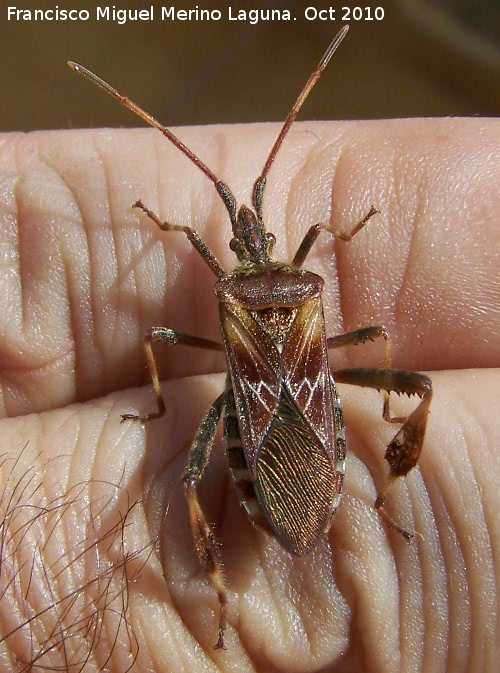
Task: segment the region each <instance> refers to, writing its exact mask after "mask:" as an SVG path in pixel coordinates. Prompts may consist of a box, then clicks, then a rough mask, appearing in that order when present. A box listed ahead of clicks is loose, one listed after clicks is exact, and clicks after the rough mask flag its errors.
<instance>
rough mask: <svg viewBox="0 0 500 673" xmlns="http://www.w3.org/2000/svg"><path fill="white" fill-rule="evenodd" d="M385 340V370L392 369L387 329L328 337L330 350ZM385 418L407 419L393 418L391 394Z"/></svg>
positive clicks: (363, 329) (386, 398)
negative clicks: (380, 338)
mask: <svg viewBox="0 0 500 673" xmlns="http://www.w3.org/2000/svg"><path fill="white" fill-rule="evenodd" d="M378 337H383V338H384V360H383V365H382V366H383V369H391V337H390V336H389V332H387V330H386V329H385V327H381V326H378V325H377V326H371V327H361V328H360V329H356V330H353V331H352V332H346V333H345V334H338V335H336V336H333V337H328V339H327V340H326V341H327V346H328V348H342V347H343V346H357V345H358V344H360V343H362V344H364V343H365V342H366V341H368V340H370V341H375V339H376V338H378ZM383 417H384V419H385V420H386V421H387V422H388V423H404V421H405V419H404V418H401V417H400V416H391V409H390V398H389V393H388V392H385V393H384V410H383Z"/></svg>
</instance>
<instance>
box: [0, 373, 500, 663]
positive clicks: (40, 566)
mask: <svg viewBox="0 0 500 673" xmlns="http://www.w3.org/2000/svg"><path fill="white" fill-rule="evenodd" d="M497 377H498V374H497V372H490V371H487V370H480V371H478V372H450V373H440V374H436V375H435V377H434V378H435V383H436V385H435V389H436V395H435V400H434V401H433V407H432V413H431V419H430V423H429V430H428V435H427V438H426V443H425V446H424V451H423V454H422V458H421V462H420V469H417V470H414V471H413V472H412V473H411V474H410V475H409V476H408V477H407V478H406V479H405V480H404V481H403V480H402V482H401V483H400V484H399V485H398V487H397V488H395V489H394V491H393V492H391V497H390V501H389V502H388V507H389V508H390V510H391V514H392V515H393V516H395V517H397V518H398V520H400V521H401V522H404V524H405V525H406V526H407V527H409V528H412V529H413V530H415V531H416V532H417V533H418V535H417V536H416V537H415V540H414V541H413V544H412V545H411V546H408V545H406V544H405V543H404V542H403V541H402V539H401V538H400V536H398V535H397V534H395V533H393V532H390V531H388V530H387V529H386V528H385V527H384V524H383V523H382V521H381V520H380V518H379V517H378V516H377V514H376V513H375V512H374V510H373V500H374V497H375V494H376V492H377V489H378V487H379V485H380V484H381V483H383V480H384V476H385V473H386V466H385V465H384V460H383V451H384V446H385V445H386V444H387V442H388V441H389V439H390V436H391V434H392V433H393V432H394V428H393V427H392V426H391V425H390V424H387V423H385V422H384V421H383V419H382V417H381V401H380V399H379V397H378V396H377V394H376V393H375V392H373V391H369V393H368V394H367V393H366V391H359V390H357V389H354V390H349V389H348V387H342V395H343V399H344V412H345V416H346V421H347V423H348V432H349V434H348V438H349V440H350V441H349V447H348V448H349V453H348V469H347V475H346V482H345V491H344V498H343V501H342V503H341V506H340V507H339V511H338V513H337V515H336V518H335V520H334V524H333V527H332V529H331V531H330V534H329V542H330V545H331V549H330V548H329V547H328V545H327V544H326V542H325V543H320V545H319V547H318V548H317V549H316V550H315V551H314V552H313V553H312V555H311V556H309V557H307V559H295V558H293V557H291V556H290V555H289V554H288V553H287V552H285V551H284V550H283V549H282V548H281V547H280V546H279V544H278V543H277V541H276V540H274V539H273V538H271V537H269V536H268V535H267V534H265V533H263V532H260V531H256V530H255V529H254V528H253V527H252V526H251V524H250V522H249V521H248V520H247V519H246V517H245V515H244V512H243V510H242V508H241V507H239V505H238V502H237V498H236V495H235V492H234V490H233V489H232V488H229V490H228V491H227V492H226V487H225V486H226V484H227V479H226V475H227V472H226V468H225V465H224V464H223V462H221V461H222V456H221V453H220V447H219V449H216V450H215V451H216V455H215V456H214V461H213V462H211V464H210V467H209V470H208V473H207V475H206V480H205V483H204V485H203V487H202V501H203V503H204V505H205V506H206V507H207V511H208V513H209V515H210V518H211V521H213V522H214V524H215V527H216V531H217V535H218V538H219V541H220V543H221V546H220V554H221V557H222V559H223V561H224V566H225V573H226V580H227V584H228V587H229V601H230V604H229V613H228V619H229V628H228V633H227V645H228V647H229V650H228V652H227V653H223V652H221V653H217V654H214V651H213V649H212V645H213V640H214V635H215V634H216V630H217V618H216V614H217V599H216V596H215V594H214V592H213V591H212V590H211V589H210V586H209V584H208V583H207V581H206V579H205V578H204V577H203V575H201V574H200V571H199V567H198V564H197V560H196V557H195V553H194V551H193V545H192V541H191V539H190V535H189V522H188V516H187V509H186V505H185V503H184V501H183V498H182V494H181V489H179V488H178V487H177V486H176V484H177V483H178V478H179V475H180V472H181V470H182V466H183V463H184V460H185V452H183V450H182V449H183V447H184V446H186V444H187V443H188V442H189V440H190V438H191V437H192V436H193V432H194V427H195V426H196V423H197V422H198V421H199V420H200V419H201V417H202V416H203V410H204V409H205V408H206V407H207V406H208V404H209V403H210V402H211V401H212V400H213V399H214V398H215V397H216V396H217V395H218V394H219V392H220V390H221V387H222V386H223V380H222V378H221V377H215V378H214V377H197V378H194V379H187V380H184V381H173V382H170V383H169V384H168V385H166V386H164V392H165V397H166V400H167V415H166V417H165V418H164V419H163V420H161V421H157V422H155V423H154V424H152V425H151V427H148V428H142V427H141V426H138V425H136V424H130V425H122V424H120V414H121V413H122V411H123V409H124V408H125V409H126V408H128V407H129V406H130V407H131V408H132V407H133V408H137V405H138V406H141V405H144V407H145V409H144V410H145V411H147V405H148V403H150V402H151V401H152V399H151V397H150V394H149V391H147V390H143V391H129V392H127V394H120V395H118V394H114V395H111V396H109V397H108V398H105V399H103V400H100V401H98V402H94V403H88V404H86V405H78V406H73V407H69V408H68V409H65V410H61V411H51V412H46V413H44V414H41V415H39V416H34V415H33V416H30V417H25V418H22V419H16V420H15V421H13V420H4V421H2V437H3V438H4V443H5V445H6V447H9V451H8V452H6V453H5V455H4V457H3V461H2V464H1V466H0V493H1V496H2V497H1V498H0V504H1V507H2V523H3V527H2V530H3V531H4V533H3V535H2V558H3V563H4V564H3V569H5V568H6V567H7V566H6V564H8V565H9V572H8V573H7V572H2V573H1V574H0V588H1V596H2V601H0V612H1V614H2V622H3V623H4V624H8V625H9V628H8V629H6V628H4V629H3V646H4V648H5V650H6V651H7V652H9V653H10V655H11V656H12V657H15V658H16V660H19V659H21V660H23V661H30V660H31V659H30V657H31V658H37V663H38V665H42V664H46V665H50V666H51V667H55V666H59V665H63V663H64V662H63V659H62V658H63V657H66V659H65V660H64V661H65V662H66V664H67V660H68V657H69V658H70V661H73V662H76V657H77V658H78V661H79V662H80V664H81V663H82V662H84V661H88V662H89V664H93V663H94V664H95V665H97V663H98V662H99V661H101V660H102V659H100V658H102V657H104V658H106V659H107V657H108V655H109V654H110V653H111V651H112V653H113V656H112V659H111V660H110V662H111V663H110V665H111V664H112V665H113V666H116V670H123V666H122V664H123V662H128V663H130V661H131V659H133V658H136V665H137V670H138V671H141V670H151V668H155V666H156V664H155V662H158V661H161V662H162V666H163V667H165V668H175V670H192V669H193V657H194V659H195V667H196V668H197V669H198V668H201V666H204V665H206V664H207V663H209V660H214V661H215V663H216V665H220V666H221V667H224V666H225V665H227V662H228V661H229V662H230V663H231V666H232V667H233V670H238V668H240V667H243V666H245V667H248V664H252V665H254V666H255V665H257V662H259V666H263V665H264V666H265V667H268V668H269V667H273V668H275V669H276V670H280V669H282V670H291V669H292V667H295V668H300V667H305V666H307V665H309V664H310V662H311V661H315V662H317V665H318V667H323V668H325V667H328V666H332V665H334V663H335V662H336V661H338V659H339V657H340V656H342V657H344V658H345V657H347V659H348V660H349V657H351V658H352V661H353V662H356V661H358V662H359V658H360V657H361V656H367V657H369V660H370V662H371V663H370V670H384V671H387V670H401V668H402V665H403V664H402V662H404V667H405V669H407V670H416V669H418V668H419V667H423V664H422V662H426V661H427V660H429V661H432V662H434V663H435V662H436V661H443V662H447V661H449V660H450V658H453V660H456V661H459V662H460V661H462V660H463V661H470V660H471V659H472V658H473V657H475V656H476V655H477V653H478V652H483V654H484V656H485V657H486V660H485V664H484V665H485V669H486V670H494V667H495V665H496V660H495V661H492V662H488V661H487V659H488V657H489V656H490V654H491V656H492V657H494V653H493V652H491V651H490V650H488V648H487V647H485V644H486V641H487V640H488V638H490V635H489V634H491V633H493V632H494V629H495V628H496V622H495V615H496V603H497V600H498V586H497V584H498V578H497V577H496V573H495V562H494V559H495V558H497V557H498V546H499V539H498V538H499V535H498V526H496V525H495V521H496V515H497V512H498V507H499V505H500V502H499V496H498V494H499V493H500V484H499V483H498V482H499V479H500V469H499V468H500V465H499V463H498V459H497V452H496V450H495V446H496V436H497V434H498V421H497V416H495V411H494V409H492V407H491V405H490V404H488V403H487V402H488V400H489V399H491V395H493V393H494V391H495V389H496V385H497ZM485 402H486V403H485ZM406 403H407V402H406V401H404V402H403V405H406ZM405 408H406V407H405V406H404V409H405ZM404 409H402V410H404ZM478 549H480V550H481V554H478V553H477V550H478ZM14 603H15V609H14ZM382 615H383V618H382V617H381V616H382ZM101 624H105V625H106V627H105V633H104V632H103V630H102V628H101V626H100V625H101ZM56 627H57V628H56ZM24 633H26V638H22V637H20V635H22V634H24ZM83 634H86V636H88V635H89V634H94V635H93V636H92V637H85V638H82V635H83ZM401 635H404V637H403V638H401ZM26 642H28V644H29V645H28V650H26V649H23V647H24V643H26ZM179 651H182V652H186V653H190V656H189V657H188V661H187V662H186V664H185V669H184V668H182V666H183V665H184V664H182V662H181V663H179V655H178V652H179ZM73 657H75V658H73ZM216 657H223V658H224V659H223V660H222V663H221V659H217V660H216ZM49 658H50V660H49ZM490 664H491V665H490Z"/></svg>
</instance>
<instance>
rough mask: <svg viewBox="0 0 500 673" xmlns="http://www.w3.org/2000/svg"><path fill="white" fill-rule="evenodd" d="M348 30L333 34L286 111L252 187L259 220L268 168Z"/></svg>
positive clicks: (344, 29) (346, 26)
mask: <svg viewBox="0 0 500 673" xmlns="http://www.w3.org/2000/svg"><path fill="white" fill-rule="evenodd" d="M348 30H349V25H348V24H346V25H345V26H343V27H342V28H341V29H340V30H339V32H338V33H337V35H335V37H334V38H333V40H332V41H331V43H330V45H329V47H328V49H327V50H326V51H325V53H324V54H323V56H322V58H321V60H320V62H319V63H318V67H317V68H316V70H314V72H313V73H312V74H311V76H310V77H309V79H308V80H307V82H306V84H305V86H304V88H303V89H302V91H301V92H300V94H299V96H298V98H297V100H296V101H295V103H294V104H293V107H292V109H291V110H290V112H289V113H288V116H287V118H286V119H285V121H284V123H283V126H282V127H281V131H280V132H279V135H278V137H277V138H276V141H275V143H274V145H273V147H272V149H271V151H270V152H269V156H268V157H267V160H266V163H265V164H264V168H263V169H262V173H261V174H260V176H259V177H258V178H257V180H256V181H255V184H254V188H253V194H252V203H253V207H254V208H255V212H256V213H257V216H258V217H259V219H261V220H262V200H263V197H264V187H265V186H266V178H267V174H268V173H269V170H270V168H271V166H272V165H273V163H274V160H275V159H276V155H277V154H278V151H279V149H280V147H281V145H282V143H283V141H284V139H285V138H286V135H287V133H288V131H289V130H290V126H291V125H292V124H293V122H294V121H295V118H296V117H297V114H298V113H299V110H300V108H301V107H302V105H303V104H304V102H305V100H306V98H307V97H308V95H309V94H310V92H311V89H312V88H313V86H314V85H315V84H316V82H317V81H318V80H319V78H320V76H321V73H322V72H323V70H324V69H325V68H326V66H327V65H328V63H329V61H330V59H331V57H332V56H333V54H334V53H335V51H336V50H337V47H338V46H339V45H340V43H341V42H342V40H343V39H344V37H345V36H346V34H347V31H348Z"/></svg>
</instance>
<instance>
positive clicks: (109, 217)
mask: <svg viewBox="0 0 500 673" xmlns="http://www.w3.org/2000/svg"><path fill="white" fill-rule="evenodd" d="M98 138H99V136H96V137H95V143H94V146H95V149H96V153H97V156H98V158H99V165H100V166H101V167H102V176H103V180H104V192H105V194H106V195H107V198H106V213H102V215H101V219H102V220H106V221H107V222H119V221H120V219H119V217H114V215H113V213H114V211H115V208H113V198H112V194H113V191H112V189H111V188H110V185H112V183H113V181H112V179H111V178H110V172H109V169H108V161H107V158H106V155H105V154H104V153H103V152H102V151H101V149H100V146H99V142H98ZM118 214H119V210H118ZM109 228H110V229H111V242H112V251H113V254H114V259H115V260H116V265H115V269H114V281H113V284H114V285H115V287H116V288H118V287H121V285H122V283H123V275H122V271H121V264H119V263H118V260H119V258H120V255H119V253H118V248H119V246H118V245H117V232H118V227H113V226H111V227H109ZM113 254H112V257H113ZM119 310H120V306H119V304H117V306H116V310H114V311H113V318H114V319H113V322H112V324H111V325H107V329H106V331H107V336H108V339H109V341H111V342H112V343H115V341H116V335H117V332H118V330H117V322H118V314H119ZM92 325H93V326H94V321H92ZM96 336H97V335H96V334H95V329H94V338H95V340H96V343H99V341H98V339H97V338H96ZM102 351H103V353H104V352H105V351H106V348H105V347H103V349H102ZM106 362H107V358H105V357H103V358H102V359H101V366H100V369H101V380H102V383H103V387H105V385H104V382H105V381H106V380H107V379H108V376H109V375H108V373H107V372H106Z"/></svg>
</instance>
